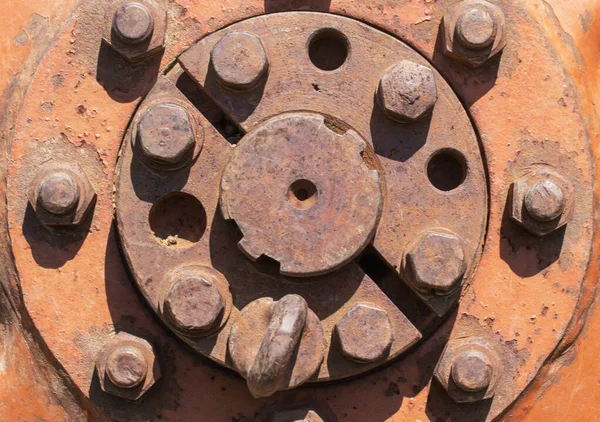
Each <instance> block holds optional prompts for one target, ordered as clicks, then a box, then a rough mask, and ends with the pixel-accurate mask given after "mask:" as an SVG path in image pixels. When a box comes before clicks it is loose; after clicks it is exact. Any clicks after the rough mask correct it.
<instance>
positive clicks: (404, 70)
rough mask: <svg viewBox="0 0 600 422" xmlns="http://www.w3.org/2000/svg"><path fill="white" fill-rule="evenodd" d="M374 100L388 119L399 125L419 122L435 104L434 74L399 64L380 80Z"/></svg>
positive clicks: (417, 65)
mask: <svg viewBox="0 0 600 422" xmlns="http://www.w3.org/2000/svg"><path fill="white" fill-rule="evenodd" d="M377 98H378V100H379V105H380V106H381V109H382V110H383V112H384V113H385V114H386V115H387V116H388V117H389V118H390V119H393V120H395V121H397V122H401V123H404V122H411V121H416V120H419V119H422V118H423V117H425V115H427V114H428V113H429V112H431V110H432V109H433V106H434V105H435V103H436V101H437V87H436V84H435V76H434V73H433V71H432V70H431V69H430V68H428V67H425V66H421V65H420V64H416V63H413V62H409V61H406V60H403V61H401V62H399V63H398V64H396V65H395V66H394V67H392V68H391V69H390V70H389V71H388V72H387V73H386V74H385V75H384V76H383V78H381V81H380V82H379V88H378V90H377Z"/></svg>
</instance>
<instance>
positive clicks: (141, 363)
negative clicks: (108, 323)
mask: <svg viewBox="0 0 600 422" xmlns="http://www.w3.org/2000/svg"><path fill="white" fill-rule="evenodd" d="M96 373H97V374H98V380H99V381H100V387H101V388H102V391H104V392H106V393H109V394H113V395H115V396H118V397H121V398H124V399H128V400H138V399H139V398H140V397H142V396H143V395H144V394H146V392H147V391H148V390H149V389H150V387H152V386H153V385H154V383H155V382H156V381H158V380H159V379H160V377H161V373H160V365H159V363H158V360H157V358H156V353H155V351H154V348H153V347H152V345H151V344H150V343H148V342H147V341H146V340H144V339H142V338H140V337H136V336H133V335H131V334H128V333H125V332H120V333H118V334H117V335H116V336H114V337H113V338H112V339H110V340H109V341H107V343H106V345H105V346H104V348H103V350H102V351H101V352H100V353H99V355H98V357H97V359H96Z"/></svg>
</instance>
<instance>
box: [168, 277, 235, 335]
mask: <svg viewBox="0 0 600 422" xmlns="http://www.w3.org/2000/svg"><path fill="white" fill-rule="evenodd" d="M211 279H212V277H207V276H206V275H204V274H185V275H184V274H178V275H177V276H176V277H175V279H174V280H173V282H172V284H171V287H170V288H169V292H168V293H167V296H166V298H165V303H164V308H165V312H166V313H167V315H168V317H169V319H170V320H171V322H172V323H173V324H175V326H176V327H177V328H178V329H180V330H182V331H184V332H191V333H194V332H205V331H207V330H210V329H211V328H212V327H213V326H214V325H215V323H216V322H217V319H218V318H219V317H220V316H221V314H222V313H223V310H224V309H225V299H224V298H223V295H222V294H221V292H220V291H219V289H218V288H217V287H216V286H215V283H214V281H212V280H211Z"/></svg>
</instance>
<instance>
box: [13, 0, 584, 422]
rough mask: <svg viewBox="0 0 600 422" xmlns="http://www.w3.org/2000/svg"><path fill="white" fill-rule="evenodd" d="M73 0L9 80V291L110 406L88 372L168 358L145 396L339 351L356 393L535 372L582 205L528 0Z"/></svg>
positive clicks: (445, 397)
mask: <svg viewBox="0 0 600 422" xmlns="http://www.w3.org/2000/svg"><path fill="white" fill-rule="evenodd" d="M83 3H85V5H83V6H82V7H83V9H84V10H82V12H81V13H78V14H77V18H76V19H75V18H74V21H73V22H70V23H68V24H65V31H64V34H62V33H61V34H62V35H60V36H59V37H58V39H57V43H58V44H57V45H58V46H59V47H57V48H54V49H49V50H48V55H49V56H48V57H49V58H48V59H47V60H44V61H43V62H42V64H41V65H40V66H41V68H40V69H39V70H38V72H37V73H36V77H35V78H34V80H33V81H32V84H31V88H30V90H29V93H28V94H27V96H26V98H25V100H24V101H23V105H22V110H21V111H20V112H19V114H18V118H17V119H16V122H15V126H14V127H15V128H14V134H13V138H14V139H13V140H12V143H11V151H10V154H11V157H10V166H9V168H8V187H9V189H8V190H7V206H8V212H7V216H8V217H7V218H8V221H9V229H10V236H11V241H12V244H11V246H12V250H13V253H14V260H15V262H16V268H17V272H18V275H19V279H20V286H19V288H20V290H19V291H20V292H22V295H23V302H24V308H25V309H27V312H28V313H29V316H30V318H31V322H32V325H34V326H35V328H36V330H38V332H39V337H40V338H41V339H43V340H44V341H45V343H46V345H47V346H46V347H47V349H48V353H52V355H53V359H54V360H55V361H56V362H57V364H60V365H61V366H62V367H63V368H64V369H65V371H63V372H65V373H68V374H69V376H70V377H71V378H72V381H73V383H74V385H75V386H77V387H79V389H80V390H81V391H82V392H83V396H85V397H86V398H87V399H89V400H91V401H92V402H93V403H94V405H98V406H99V407H101V408H102V409H104V410H105V411H106V412H107V413H108V414H110V415H111V416H114V412H116V411H115V410H114V409H115V408H116V406H112V402H111V404H110V405H106V404H105V402H104V401H103V400H104V395H102V396H99V392H105V393H110V394H111V395H114V396H118V397H120V398H124V399H129V400H137V399H139V398H140V397H142V395H144V394H146V393H147V392H148V391H149V389H150V388H151V387H153V385H154V384H155V383H156V381H158V380H159V379H160V378H161V377H163V380H162V381H161V383H159V385H157V386H156V387H154V388H153V389H152V391H151V392H148V395H150V394H152V392H153V391H160V393H155V395H154V396H152V398H151V399H149V400H147V401H143V403H140V404H139V406H140V407H139V408H140V409H141V408H148V409H151V410H150V411H149V412H151V411H154V410H156V412H157V413H158V412H162V410H164V409H167V408H168V409H171V408H178V406H180V407H181V409H183V410H181V412H182V415H184V416H183V417H182V419H186V416H188V417H187V419H190V418H192V417H195V416H197V415H196V413H197V409H198V406H199V405H200V406H202V408H203V409H210V410H207V415H209V416H207V419H211V420H213V419H214V420H225V419H229V418H231V415H230V414H229V413H227V412H226V411H224V410H222V409H225V408H229V407H231V406H230V403H231V401H232V398H231V397H232V396H230V395H228V394H229V392H226V391H232V393H231V394H232V395H233V397H234V398H235V400H238V399H239V403H240V406H244V407H245V411H247V412H248V413H249V414H252V413H253V412H257V413H260V412H263V413H264V409H262V408H260V409H259V406H262V405H263V403H265V402H263V401H254V400H253V399H252V398H251V397H250V395H249V394H248V390H249V391H250V393H251V394H252V395H253V396H254V397H267V396H271V395H274V394H276V393H277V392H280V391H283V390H289V389H292V388H295V387H298V386H300V385H303V384H312V385H314V386H316V385H319V384H323V383H325V382H327V381H331V380H342V379H348V378H351V377H355V378H357V379H355V380H354V381H353V382H349V383H339V384H336V385H328V386H327V387H321V388H316V387H315V388H314V389H311V390H310V394H311V395H312V394H314V395H315V396H318V397H319V398H320V399H325V400H326V401H330V402H331V403H334V402H336V400H338V399H337V398H336V397H337V396H339V397H340V399H339V400H342V401H344V402H345V403H346V405H347V402H348V401H356V402H357V403H358V405H357V407H356V409H353V410H352V411H349V412H350V413H351V416H350V418H351V419H353V420H366V419H369V420H370V419H372V420H385V419H386V418H389V417H393V414H394V413H395V412H396V411H398V412H400V413H401V412H404V413H403V415H404V416H400V417H401V418H402V417H405V418H406V419H409V418H411V417H413V416H415V414H413V413H414V412H416V411H417V410H418V411H419V412H420V413H419V414H418V415H419V417H420V418H421V419H424V418H425V417H426V416H430V417H434V416H438V417H447V416H448V415H449V414H452V415H453V416H454V415H455V414H457V415H459V416H457V417H459V418H460V416H464V419H465V420H484V419H491V418H494V417H496V416H497V415H499V414H501V413H502V412H504V411H505V409H506V408H507V407H508V406H509V405H510V404H511V403H513V402H514V401H515V400H516V398H517V397H518V396H519V395H520V394H521V393H522V392H523V391H524V390H525V388H526V387H527V385H528V384H529V383H530V382H531V380H532V379H534V377H535V376H536V374H537V373H538V372H539V370H540V368H541V367H542V365H543V363H544V362H546V361H547V360H548V359H549V357H550V356H551V354H552V353H553V351H554V350H556V348H557V345H558V343H559V341H560V340H561V339H562V338H563V337H564V336H565V335H567V334H568V332H569V331H568V329H569V321H570V320H571V318H572V316H573V315H575V314H576V313H577V312H579V311H578V308H577V306H578V299H579V297H580V292H581V291H585V289H583V287H585V285H584V282H585V280H586V274H587V273H586V265H587V264H588V260H589V257H590V252H591V244H592V229H593V228H594V221H593V218H592V217H593V213H592V199H593V195H592V158H593V157H592V156H591V154H589V153H588V149H589V138H588V137H587V135H586V133H587V132H586V128H585V127H584V124H583V123H582V122H583V120H582V119H581V116H580V115H579V114H578V113H576V112H574V110H578V108H577V104H576V102H575V101H574V100H572V99H573V98H575V97H576V96H575V95H574V93H573V92H570V91H569V89H570V88H568V87H569V86H570V85H569V81H568V80H567V79H566V77H565V74H564V72H563V69H562V68H561V66H560V65H559V64H558V63H556V62H555V60H556V54H554V52H553V51H551V50H550V49H549V47H548V46H547V44H545V43H544V42H543V41H544V38H543V36H542V35H540V34H539V30H540V29H539V28H538V27H537V26H535V25H533V24H532V21H530V20H528V18H527V16H528V15H527V13H526V12H524V11H523V10H521V9H520V8H519V7H520V6H517V5H515V4H513V3H514V2H505V1H498V2H494V3H490V2H488V1H485V0H464V1H458V0H447V1H446V0H444V1H439V2H433V3H431V7H432V8H433V10H434V12H435V13H433V14H431V15H427V16H428V17H427V19H425V20H424V21H420V23H419V25H416V24H415V23H414V22H413V21H411V19H412V18H414V10H413V9H410V8H411V7H413V6H414V5H415V4H416V3H419V2H416V3H415V2H410V1H399V2H392V3H393V4H391V3H390V5H389V6H385V7H384V8H383V9H384V11H385V10H387V11H388V12H390V13H387V12H386V13H383V12H382V13H381V14H373V16H371V15H372V13H371V12H368V13H367V12H366V11H367V10H370V9H368V8H363V5H362V4H361V6H360V7H359V6H357V4H358V3H357V2H352V1H348V0H340V1H339V2H338V3H337V4H336V6H335V7H333V6H332V8H331V11H332V12H335V13H336V14H333V13H332V14H327V13H318V12H285V13H268V14H264V15H260V16H252V15H253V14H255V13H258V12H255V11H254V10H259V11H261V12H262V10H263V9H262V8H263V7H265V5H263V4H262V3H263V2H262V1H260V2H259V3H260V4H258V3H256V2H255V1H254V0H249V5H248V7H247V8H240V9H239V10H236V12H235V13H236V14H234V15H228V13H229V12H228V10H229V9H227V8H223V7H221V6H219V7H218V8H213V9H211V11H210V12H207V11H205V10H204V9H202V10H198V9H199V7H200V6H198V5H196V4H194V5H190V7H189V8H186V9H185V10H183V9H181V10H179V9H178V10H177V11H176V12H175V11H174V9H173V5H172V4H171V3H169V8H168V10H167V7H166V4H167V2H164V5H163V3H162V2H156V1H154V0H139V1H135V2H128V1H124V0H118V1H114V2H110V4H108V5H98V4H97V2H83ZM88 3H89V4H88ZM266 3H267V2H265V4H266ZM427 4H429V3H427ZM419 6H420V4H419ZM253 7H255V8H253ZM388 7H389V10H388V9H386V8H388ZM428 7H429V6H428ZM100 8H105V10H99V9H100ZM217 9H218V10H217ZM275 9H276V10H274V9H270V8H268V7H265V12H274V11H279V9H278V8H275ZM408 9H410V10H412V12H411V11H410V10H408ZM391 12H393V13H391ZM211 14H212V15H214V16H215V19H214V21H213V20H209V19H208V18H207V17H206V16H209V15H211ZM205 15H206V16H205ZM212 15H211V16H212ZM341 15H349V16H354V17H357V18H360V19H361V20H358V19H352V18H349V17H344V16H341ZM375 15H376V16H375ZM199 16H205V17H206V19H205V20H200V21H195V19H197V18H198V17H199ZM78 19H84V20H85V19H87V20H90V22H88V21H85V22H84V21H79V20H78ZM173 21H175V22H176V23H178V25H175V26H173ZM365 21H372V22H374V23H376V24H377V25H378V26H379V27H382V28H384V29H385V30H386V31H387V32H384V31H383V30H379V29H376V28H375V27H374V26H370V25H367V24H365V23H364V22H365ZM197 22H201V24H198V25H196V23H197ZM421 24H422V25H421ZM69 25H72V26H69ZM203 25H205V26H203ZM81 28H95V30H96V38H94V39H95V40H96V41H99V40H100V39H102V40H103V41H102V47H101V49H100V53H99V54H98V57H96V56H94V57H89V55H90V51H92V50H93V49H91V48H90V47H89V45H88V44H85V43H87V42H91V41H89V39H88V38H90V39H91V37H92V36H91V35H87V34H86V36H85V37H84V36H81V38H82V40H83V41H77V42H76V43H75V45H72V44H73V43H74V42H72V38H73V37H74V35H72V34H76V33H78V31H80V29H81ZM521 31H522V32H523V33H525V34H529V36H530V37H531V38H535V37H538V38H536V39H527V43H523V44H527V45H536V46H540V48H539V49H536V51H533V50H531V51H528V52H529V54H531V55H532V57H529V56H526V55H521V54H517V52H516V48H517V46H518V44H519V43H518V42H515V41H514V40H515V39H517V37H518V34H520V33H521ZM392 33H393V34H394V35H391V34H392ZM200 34H202V36H201V37H200V36H199V35H200ZM536 34H537V35H536ZM401 39H402V40H406V41H407V42H404V41H401ZM65 51H68V52H69V55H71V54H72V55H73V56H74V58H73V60H72V61H70V62H69V67H68V71H65V70H64V68H63V61H64V53H65ZM57 54H58V55H59V57H60V58H59V59H57V58H56V57H57V56H56V55H57ZM163 55H164V57H163ZM90 63H93V64H92V65H90ZM90 66H91V67H90ZM160 66H162V69H164V70H163V72H162V73H159V68H161V67H160ZM94 72H96V74H97V75H96V78H95V79H94V78H89V77H86V75H90V74H92V73H94ZM49 75H52V76H51V77H48V76H49ZM532 75H533V76H532ZM540 75H543V77H541V76H540ZM532 78H533V79H534V81H535V83H540V84H542V83H543V84H545V85H544V89H543V90H539V91H536V94H535V96H532V95H531V93H530V92H529V91H530V88H531V86H532V85H533V84H534V83H533V81H532ZM542 79H543V82H542ZM99 82H100V84H99ZM73 87H76V88H73ZM72 91H73V92H72ZM142 91H143V93H144V95H143V96H142V95H141V94H140V93H141V92H142ZM459 97H460V99H459ZM138 98H139V101H138ZM559 98H560V100H558V99H559ZM40 104H41V106H40ZM567 106H568V107H567ZM40 110H41V111H40ZM69 113H72V114H73V115H71V114H69ZM548 116H552V117H553V118H552V119H548V118H547V117H548ZM478 135H479V136H478ZM484 158H485V159H484ZM115 214H116V224H115ZM119 242H120V245H121V248H119V246H118V244H119ZM131 279H132V280H133V282H134V283H133V284H134V286H135V287H136V289H132V286H131V283H129V281H130V280H131ZM136 291H137V292H139V293H141V294H139V295H138V294H136ZM82 298H86V299H85V300H83V299H82ZM148 308H149V309H150V310H151V312H148ZM157 319H158V320H160V321H162V322H163V323H164V324H157ZM57 330H58V332H60V335H56V333H57ZM134 333H135V334H136V335H133V334H134ZM427 339H429V340H427ZM422 340H423V341H422ZM417 343H420V346H419V347H414V346H415V345H417ZM155 344H156V345H157V347H156V348H155V346H154V345H155ZM182 344H185V345H187V346H189V347H188V348H182V347H180V346H181V345H182ZM190 350H192V351H193V353H189V351H190ZM194 353H195V354H198V355H201V356H204V357H207V358H209V359H211V360H213V361H214V362H216V363H218V365H221V366H223V367H226V368H229V369H231V370H233V371H236V372H237V373H239V374H240V375H241V376H242V377H243V378H244V379H245V382H246V384H247V388H246V386H245V385H244V383H243V382H242V381H241V380H240V378H239V377H236V378H233V377H229V378H227V381H226V382H223V383H224V384H225V383H226V385H227V388H229V390H227V388H225V386H221V385H220V384H219V386H217V383H216V382H214V383H213V380H214V378H215V377H220V376H221V375H222V376H223V378H225V377H226V375H223V374H225V372H221V371H220V368H218V367H217V368H214V367H213V366H208V365H205V364H204V363H203V362H202V361H199V360H198V359H196V358H197V357H196V356H194ZM164 356H166V357H164ZM392 361H397V362H396V363H394V364H393V365H392V364H391V362H392ZM198 362H200V363H198ZM161 364H162V366H163V370H162V372H161V369H160V368H161ZM218 365H217V366H218ZM383 367H386V369H381V371H380V372H378V373H374V374H373V375H367V373H369V372H374V370H375V369H377V368H383ZM207 368H208V369H207ZM211 371H212V374H211V376H210V377H209V376H207V375H206V374H207V372H211ZM215 374H216V375H215ZM219 374H220V375H219ZM361 374H363V375H364V376H362V377H356V376H357V375H361ZM223 378H220V381H221V380H222V379H223ZM382 379H383V380H385V381H384V382H385V384H386V386H385V388H387V390H385V389H384V390H385V391H386V393H385V395H384V396H385V398H384V400H389V401H388V402H385V405H383V406H378V405H377V406H375V405H373V404H372V403H371V401H372V399H373V398H375V400H376V401H377V399H380V398H381V392H382V389H381V386H380V381H381V380H382ZM211 383H213V384H214V385H215V386H216V387H214V388H220V390H218V391H217V393H218V394H212V393H211V394H206V393H205V392H206V391H207V389H210V388H211V387H207V386H210V385H212V384H211ZM378 383H379V384H378ZM175 386H177V387H175ZM179 386H181V388H179ZM211 391H212V390H211ZM300 391H301V390H300ZM221 392H223V394H221ZM294 394H297V395H300V394H301V392H298V391H297V392H295V393H290V396H293V395H294ZM395 396H399V397H395ZM99 397H101V398H99ZM278 397H281V396H278ZM294 397H295V396H294ZM406 397H410V400H403V399H404V398H406ZM171 399H172V401H169V400H171ZM396 399H397V401H394V400H396ZM114 400H117V399H116V398H115V399H114ZM218 400H221V401H220V402H218ZM213 401H214V403H213ZM413 401H414V402H413ZM282 402H283V401H282ZM377 403H379V402H378V401H377ZM390 403H391V405H390ZM414 403H416V405H415V404H414ZM137 405H138V404H136V406H137ZM144 406H146V407H144ZM219 406H220V407H219ZM343 406H344V404H343V403H342V404H340V402H339V401H338V402H337V404H336V407H337V408H341V407H343ZM90 407H92V406H90ZM392 407H393V410H391V411H390V410H389V409H390V408H392ZM317 408H318V409H319V412H317ZM321 409H323V408H322V407H319V406H318V405H316V406H313V404H312V403H311V405H310V406H308V407H307V406H300V407H298V408H297V409H294V408H293V407H290V408H288V409H282V410H281V412H279V413H276V414H275V415H274V420H289V419H290V418H292V420H307V421H308V420H310V421H312V420H329V418H328V417H327V416H323V415H327V412H326V411H325V412H324V411H322V410H321ZM186 412H187V413H186ZM226 413H227V415H226ZM317 413H318V414H317ZM190 415H192V416H190ZM116 419H118V417H117V418H116ZM149 419H151V418H150V417H149Z"/></svg>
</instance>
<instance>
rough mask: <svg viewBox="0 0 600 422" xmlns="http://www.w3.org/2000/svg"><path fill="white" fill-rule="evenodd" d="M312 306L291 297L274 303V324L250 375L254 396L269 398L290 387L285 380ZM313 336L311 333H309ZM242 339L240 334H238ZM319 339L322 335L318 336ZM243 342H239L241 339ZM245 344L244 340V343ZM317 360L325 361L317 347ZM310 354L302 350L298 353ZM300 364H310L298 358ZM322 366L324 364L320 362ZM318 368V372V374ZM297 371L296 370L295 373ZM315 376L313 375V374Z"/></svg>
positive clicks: (270, 323) (268, 330) (269, 328)
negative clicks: (309, 308)
mask: <svg viewBox="0 0 600 422" xmlns="http://www.w3.org/2000/svg"><path fill="white" fill-rule="evenodd" d="M307 313H308V305H307V304H306V301H305V300H304V299H302V297H300V296H297V295H287V296H284V297H282V298H281V299H280V300H279V301H277V303H276V304H274V309H273V313H272V315H271V321H270V322H269V325H268V326H267V331H266V332H265V335H264V337H263V341H262V343H261V344H260V348H259V349H258V353H257V354H256V357H255V358H254V363H253V364H252V366H251V367H250V369H249V370H248V375H247V376H246V378H247V381H248V388H249V389H250V393H252V395H253V396H254V397H268V396H270V395H273V394H274V393H275V392H277V391H278V390H281V389H287V388H289V385H287V384H286V385H282V381H283V378H284V377H285V374H286V373H287V372H288V366H289V365H290V364H292V363H293V362H292V358H295V356H294V355H296V351H297V350H298V346H299V343H300V337H301V336H302V335H303V332H304V327H305V324H306V316H307ZM307 335H309V333H307ZM238 336H239V334H238ZM317 337H318V336H317ZM238 341H239V340H238ZM242 341H243V340H242ZM311 352H312V353H313V354H314V355H315V357H313V358H312V359H310V360H309V362H310V361H314V360H319V361H320V360H321V359H322V358H323V355H322V350H320V349H319V348H317V350H316V353H315V351H308V353H311ZM300 353H301V354H302V355H304V354H308V353H307V352H305V351H300V350H298V354H300ZM294 360H295V362H294V363H295V364H296V365H306V363H305V362H303V359H299V360H298V359H294ZM319 363H320V362H319ZM316 369H317V368H316V367H315V368H314V372H316ZM292 371H293V370H292ZM311 375H312V374H311Z"/></svg>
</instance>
